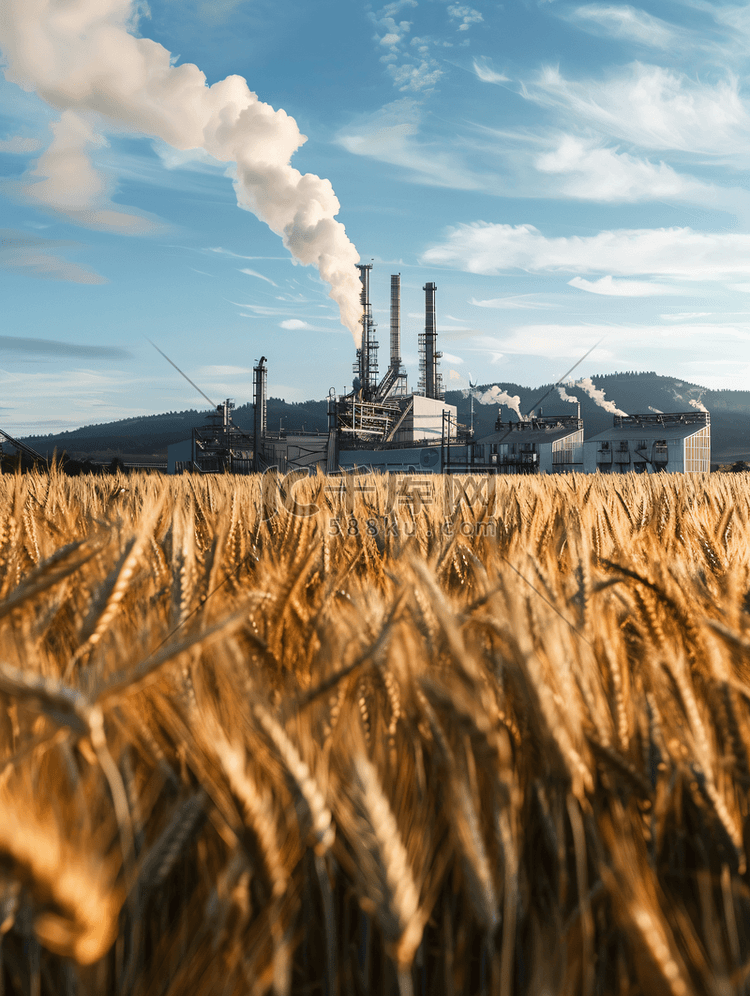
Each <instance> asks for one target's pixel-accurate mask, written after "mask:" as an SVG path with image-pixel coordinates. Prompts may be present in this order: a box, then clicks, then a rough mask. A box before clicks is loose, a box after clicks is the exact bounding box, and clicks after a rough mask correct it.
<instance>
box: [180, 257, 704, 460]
mask: <svg viewBox="0 0 750 996" xmlns="http://www.w3.org/2000/svg"><path fill="white" fill-rule="evenodd" d="M358 269H359V276H360V285H361V292H360V304H361V307H362V314H361V318H360V323H361V326H362V334H361V338H360V345H359V348H358V349H357V353H356V361H355V363H354V378H353V382H352V389H351V391H349V392H348V393H347V394H342V395H337V394H336V393H335V392H334V391H333V389H332V390H331V393H330V395H329V398H328V431H327V432H290V431H285V432H282V431H279V432H269V430H268V425H267V415H266V389H267V368H266V358H265V356H262V357H261V358H260V360H259V362H258V363H257V365H256V366H255V367H254V368H253V404H254V416H253V418H254V422H253V430H252V433H245V432H243V431H241V430H240V429H238V428H237V427H236V426H234V424H233V422H232V407H233V406H232V403H231V401H229V400H227V401H226V402H224V403H223V404H222V405H219V406H218V407H217V409H216V411H215V412H211V413H210V415H209V416H208V420H207V424H206V425H205V426H203V427H201V428H200V429H195V430H193V436H192V439H191V440H186V441H184V442H183V443H177V444H175V446H171V447H169V470H170V472H172V473H174V472H179V471H180V470H182V469H189V468H193V469H195V470H197V471H200V472H204V473H216V472H221V471H230V472H234V473H249V472H251V471H256V472H262V471H264V470H267V469H268V468H271V467H276V468H278V470H279V471H281V472H282V473H286V472H288V471H290V470H307V471H309V472H314V471H315V470H320V471H323V472H326V473H329V474H330V473H336V472H339V471H352V470H365V469H372V470H378V471H383V472H386V471H388V472H395V473H399V472H401V473H435V474H441V473H456V474H460V473H474V472H480V473H490V474H559V473H570V472H584V473H595V472H596V471H599V472H600V473H615V472H626V471H630V470H634V471H638V472H641V473H653V472H655V471H657V470H666V471H670V472H695V471H698V472H701V471H703V472H708V471H709V469H710V458H711V452H710V451H711V438H710V432H711V430H710V419H709V415H708V413H707V412H701V411H690V412H683V413H679V414H676V415H662V414H652V413H649V414H647V415H630V416H622V415H617V416H615V419H614V425H613V427H612V428H611V429H608V430H607V431H606V432H603V433H600V434H599V435H598V436H595V437H594V438H593V439H589V440H587V441H586V442H584V440H583V422H582V420H581V417H580V415H581V413H580V405H579V406H578V411H577V413H576V415H553V416H544V415H543V414H542V413H541V411H540V412H539V414H538V415H533V414H532V415H531V416H530V417H527V418H521V419H519V420H518V421H515V422H510V421H509V422H503V421H502V418H501V417H499V418H498V420H497V422H496V423H495V431H494V432H493V433H491V434H489V435H487V436H484V437H482V438H481V439H474V435H473V432H472V431H471V430H470V429H468V428H467V427H466V426H463V425H461V424H460V423H459V422H458V420H457V410H456V407H455V406H453V405H448V404H446V403H445V401H444V400H443V385H442V379H441V376H440V370H439V362H438V361H439V359H440V357H441V355H442V354H441V353H440V352H438V350H437V336H438V332H437V320H436V307H435V299H436V291H437V286H436V285H435V284H434V283H426V284H425V285H424V287H423V288H422V289H423V291H424V293H425V323H424V332H421V333H420V334H419V370H420V378H419V384H418V387H417V390H416V391H409V386H408V382H407V374H406V371H405V370H404V367H403V364H402V359H401V277H400V274H394V275H392V276H391V309H390V358H389V363H388V367H387V369H386V371H385V373H384V374H383V376H382V377H381V376H380V375H379V369H378V349H379V344H378V340H377V336H376V325H375V322H374V321H373V317H372V305H371V303H370V274H371V270H372V264H370V263H361V264H358ZM501 412H502V410H501Z"/></svg>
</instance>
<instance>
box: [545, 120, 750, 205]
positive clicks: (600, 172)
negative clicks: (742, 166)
mask: <svg viewBox="0 0 750 996" xmlns="http://www.w3.org/2000/svg"><path fill="white" fill-rule="evenodd" d="M534 165H535V167H536V168H537V169H538V170H539V171H540V172H542V173H546V174H550V175H557V176H560V177H561V183H560V186H559V189H558V190H557V191H556V193H558V194H562V195H564V196H566V197H575V198H579V199H583V200H593V201H604V202H617V201H620V202H623V201H624V202H630V203H633V202H637V201H652V200H676V201H688V202H699V203H701V204H704V205H706V204H707V203H714V204H718V203H722V204H725V205H726V206H727V207H728V208H731V209H733V210H735V209H736V208H737V206H738V203H739V202H741V201H742V200H743V199H744V200H745V201H747V200H748V197H747V194H746V193H745V191H741V190H726V189H721V188H717V187H715V186H713V185H712V184H706V183H702V182H701V181H700V180H696V179H695V178H694V177H691V176H685V175H682V174H680V173H677V172H676V171H675V170H674V169H672V167H671V166H668V165H667V164H666V163H663V162H660V163H658V164H656V163H652V162H650V161H649V160H648V159H640V158H638V157H637V156H632V155H630V154H629V153H626V152H619V151H618V150H617V149H611V148H602V147H601V145H598V144H597V143H595V142H593V141H592V140H590V139H588V140H587V139H583V138H579V137H577V136H575V135H564V136H562V138H560V139H559V141H558V144H557V147H556V148H555V149H554V150H552V151H550V152H544V153H542V154H541V155H539V156H537V157H536V159H535V160H534Z"/></svg>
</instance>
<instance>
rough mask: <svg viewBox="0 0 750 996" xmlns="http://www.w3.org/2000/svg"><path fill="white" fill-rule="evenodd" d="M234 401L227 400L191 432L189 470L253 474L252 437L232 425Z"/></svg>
mask: <svg viewBox="0 0 750 996" xmlns="http://www.w3.org/2000/svg"><path fill="white" fill-rule="evenodd" d="M233 410H234V402H233V401H232V400H231V399H230V398H227V400H226V401H223V402H222V403H221V404H220V405H217V406H216V410H215V411H212V412H209V413H208V415H207V416H206V422H205V425H202V426H200V427H199V428H197V429H193V437H192V464H193V469H194V470H197V471H198V472H199V473H202V474H221V473H230V474H249V473H251V472H252V471H253V469H254V468H253V437H252V436H251V435H250V434H249V433H247V432H245V431H244V430H242V429H239V428H238V427H237V426H236V425H235V424H234V423H233V422H232V411H233Z"/></svg>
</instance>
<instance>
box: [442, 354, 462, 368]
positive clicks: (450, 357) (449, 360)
mask: <svg viewBox="0 0 750 996" xmlns="http://www.w3.org/2000/svg"><path fill="white" fill-rule="evenodd" d="M443 359H444V360H445V362H446V363H454V364H455V365H456V366H460V365H461V364H462V363H463V362H464V361H463V360H462V359H461V357H460V356H454V355H453V353H443Z"/></svg>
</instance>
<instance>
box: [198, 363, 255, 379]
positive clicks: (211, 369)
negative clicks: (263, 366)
mask: <svg viewBox="0 0 750 996" xmlns="http://www.w3.org/2000/svg"><path fill="white" fill-rule="evenodd" d="M249 373H252V368H251V367H233V366H221V365H215V366H208V367H201V368H200V370H199V371H198V373H197V374H196V376H198V377H239V376H240V375H242V376H245V375H246V374H249Z"/></svg>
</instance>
